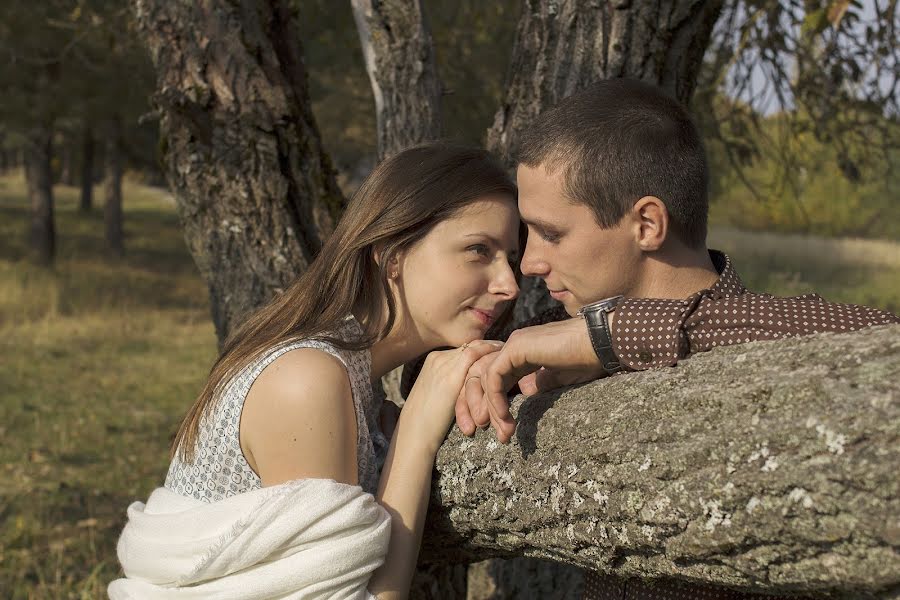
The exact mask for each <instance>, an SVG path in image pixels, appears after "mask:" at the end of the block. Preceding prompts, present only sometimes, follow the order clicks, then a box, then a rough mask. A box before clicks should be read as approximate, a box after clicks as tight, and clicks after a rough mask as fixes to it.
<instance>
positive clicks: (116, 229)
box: [103, 116, 125, 256]
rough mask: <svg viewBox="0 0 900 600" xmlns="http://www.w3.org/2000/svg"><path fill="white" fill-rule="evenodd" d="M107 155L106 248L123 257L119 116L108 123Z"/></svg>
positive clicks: (104, 216)
mask: <svg viewBox="0 0 900 600" xmlns="http://www.w3.org/2000/svg"><path fill="white" fill-rule="evenodd" d="M105 154H106V169H105V171H106V176H105V177H104V180H103V191H104V195H105V202H104V206H103V222H104V225H105V229H106V247H107V249H108V250H109V251H110V253H111V254H112V255H113V256H122V255H123V254H124V253H125V243H124V241H123V231H122V122H121V120H120V119H119V117H118V116H115V117H113V118H112V119H110V121H109V123H108V126H107V129H106V153H105Z"/></svg>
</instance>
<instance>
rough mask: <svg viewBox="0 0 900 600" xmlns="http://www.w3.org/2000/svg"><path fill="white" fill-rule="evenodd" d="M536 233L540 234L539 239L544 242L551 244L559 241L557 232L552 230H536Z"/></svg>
mask: <svg viewBox="0 0 900 600" xmlns="http://www.w3.org/2000/svg"><path fill="white" fill-rule="evenodd" d="M538 235H540V236H541V239H542V240H544V241H545V242H550V243H551V244H553V243H556V242H558V241H559V234H558V233H556V232H552V231H544V230H542V231H538Z"/></svg>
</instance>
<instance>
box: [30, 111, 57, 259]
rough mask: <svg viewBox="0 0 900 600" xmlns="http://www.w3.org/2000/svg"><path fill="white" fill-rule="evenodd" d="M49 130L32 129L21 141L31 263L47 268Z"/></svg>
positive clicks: (51, 228) (52, 240)
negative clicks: (23, 155) (29, 217)
mask: <svg viewBox="0 0 900 600" xmlns="http://www.w3.org/2000/svg"><path fill="white" fill-rule="evenodd" d="M52 156H53V130H52V128H51V127H49V126H45V125H40V126H36V127H34V128H33V129H31V130H30V131H29V132H28V135H27V136H26V140H25V157H24V162H25V183H26V186H27V188H28V200H29V202H30V204H31V225H30V229H29V242H30V244H29V245H30V248H31V255H32V258H33V260H34V261H35V262H37V263H38V264H40V265H44V266H49V265H50V264H52V263H53V259H54V257H55V255H56V228H55V224H54V217H53V172H52V168H51V159H52Z"/></svg>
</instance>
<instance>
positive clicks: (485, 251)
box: [466, 244, 491, 257]
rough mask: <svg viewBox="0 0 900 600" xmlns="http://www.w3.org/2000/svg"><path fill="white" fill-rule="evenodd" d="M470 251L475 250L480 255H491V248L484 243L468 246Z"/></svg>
mask: <svg viewBox="0 0 900 600" xmlns="http://www.w3.org/2000/svg"><path fill="white" fill-rule="evenodd" d="M466 250H468V251H469V252H474V253H475V254H477V255H478V256H482V257H487V256H490V255H491V250H490V248H488V247H487V246H485V245H484V244H473V245H472V246H469V247H468V248H466Z"/></svg>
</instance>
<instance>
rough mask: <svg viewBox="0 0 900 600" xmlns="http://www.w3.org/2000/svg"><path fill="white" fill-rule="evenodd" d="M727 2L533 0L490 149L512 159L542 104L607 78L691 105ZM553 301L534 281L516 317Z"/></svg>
mask: <svg viewBox="0 0 900 600" xmlns="http://www.w3.org/2000/svg"><path fill="white" fill-rule="evenodd" d="M721 9H722V0H664V1H660V2H584V1H581V0H559V1H556V2H542V1H540V0H526V1H525V2H524V6H523V10H522V17H521V18H520V20H519V25H518V28H517V31H516V41H515V45H514V46H513V55H512V60H511V63H510V69H509V75H508V76H507V81H506V95H505V96H504V98H503V101H502V103H501V106H500V109H499V110H498V111H497V114H496V115H495V117H494V124H493V126H492V127H491V128H490V129H489V130H488V132H487V145H488V148H489V149H490V150H491V151H492V152H494V153H495V154H497V156H499V157H500V158H501V159H502V160H503V161H504V162H506V163H507V164H508V165H510V166H512V165H513V164H514V163H515V156H516V153H517V150H518V145H519V137H520V135H521V133H522V131H524V130H525V129H526V128H527V127H528V126H529V124H530V123H531V122H532V120H533V119H534V118H535V117H537V115H538V114H540V112H541V111H542V110H544V109H547V108H550V107H551V106H553V105H554V104H556V103H557V102H559V101H560V100H562V99H563V98H565V97H566V96H569V95H571V94H572V93H573V92H575V91H578V90H580V89H583V88H584V87H585V86H587V85H588V84H590V83H592V82H594V81H598V80H601V79H608V78H612V77H632V78H636V79H641V80H644V81H647V82H650V83H653V84H656V85H659V86H661V87H662V88H663V89H665V90H667V91H669V92H670V93H671V94H672V95H674V96H675V97H676V98H678V100H680V101H681V102H682V103H683V104H685V105H687V103H688V101H689V100H690V98H691V95H692V94H693V91H694V86H695V84H696V82H697V75H698V74H699V71H700V66H701V63H702V60H703V53H704V51H705V50H706V47H707V45H708V43H709V38H710V35H711V34H712V29H713V25H714V24H715V21H716V19H717V18H718V16H719V13H720V11H721ZM553 304H554V303H553V301H552V300H551V299H550V296H549V294H548V293H547V292H546V289H545V287H544V286H543V284H542V283H540V282H537V281H533V280H529V281H527V282H526V285H525V286H523V290H522V294H521V295H520V297H519V302H518V303H517V304H516V318H517V320H524V319H526V318H528V317H530V316H532V315H534V314H536V313H537V312H540V311H542V310H544V309H546V308H549V307H550V306H552V305H553Z"/></svg>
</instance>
